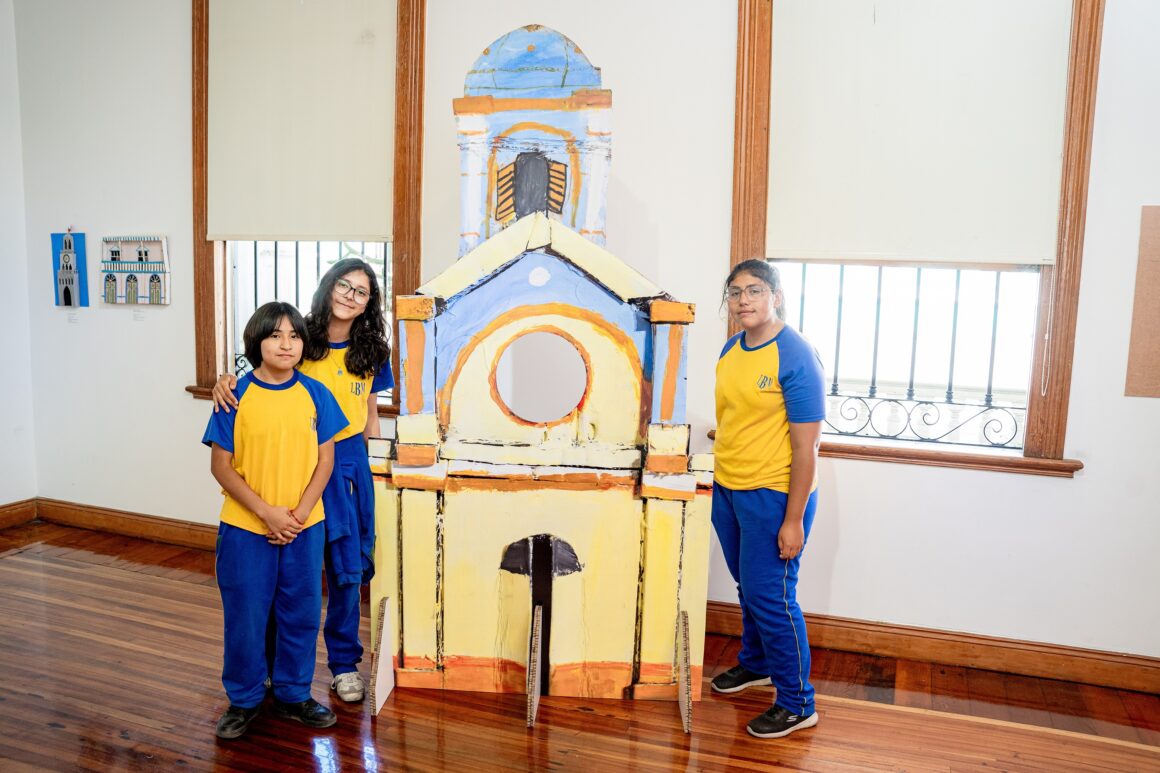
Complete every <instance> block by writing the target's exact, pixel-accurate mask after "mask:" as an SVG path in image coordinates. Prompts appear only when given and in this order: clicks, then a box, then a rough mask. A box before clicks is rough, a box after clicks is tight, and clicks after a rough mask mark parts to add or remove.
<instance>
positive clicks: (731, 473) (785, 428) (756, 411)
mask: <svg viewBox="0 0 1160 773" xmlns="http://www.w3.org/2000/svg"><path fill="white" fill-rule="evenodd" d="M716 397H717V438H716V440H715V441H714V443H713V456H714V461H713V468H714V472H713V477H714V480H716V481H717V483H719V484H721V485H722V486H725V487H726V488H730V489H735V490H751V489H758V488H770V489H774V490H775V491H781V492H783V493H788V492H789V468H790V462H791V461H792V459H793V450H792V447H791V445H790V439H789V424H790V422H793V423H795V424H808V423H810V422H815V421H822V420H823V419H825V418H826V378H825V372H824V371H823V369H822V363H821V360H819V359H818V353H817V352H816V351H814V347H813V346H811V345H810V343H809V342H808V341H806V339H805V338H803V337H802V335H801V334H800V333H798V332H797V331H796V330H794V329H793V328H791V327H789V326H788V325H787V326H786V327H783V328H782V329H781V331H780V332H779V333H778V334H777V335H776V336H774V337H773V338H772V339H770V340H769V341H767V342H766V343H764V344H761V345H760V346H756V347H754V348H752V349H750V348H749V347H747V346H746V345H745V333H744V332H741V333H738V334H737V335H735V336H733V337H732V338H730V339H729V340H728V341H727V342H726V343H725V348H724V349H722V350H721V356H720V358H718V360H717V388H716ZM816 485H817V481H816V480H815V481H814V483H813V486H816ZM811 488H812V487H811Z"/></svg>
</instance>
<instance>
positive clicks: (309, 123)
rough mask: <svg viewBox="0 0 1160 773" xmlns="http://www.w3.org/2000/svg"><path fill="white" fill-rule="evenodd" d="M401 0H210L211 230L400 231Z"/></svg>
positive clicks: (230, 234)
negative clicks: (396, 190) (395, 217)
mask: <svg viewBox="0 0 1160 773" xmlns="http://www.w3.org/2000/svg"><path fill="white" fill-rule="evenodd" d="M395 42H396V3H395V0H341V2H334V1H333V0H211V3H210V8H209V95H208V110H209V116H208V131H209V136H208V191H207V195H208V201H207V205H208V234H207V237H208V238H210V239H216V240H226V239H287V240H290V239H298V240H311V239H326V240H330V239H359V240H368V241H372V240H374V241H377V240H387V239H390V237H391V225H392V223H391V221H392V214H393V204H392V187H393V186H392V177H393V163H394V122H395Z"/></svg>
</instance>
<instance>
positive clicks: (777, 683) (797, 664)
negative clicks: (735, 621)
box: [713, 483, 818, 717]
mask: <svg viewBox="0 0 1160 773" xmlns="http://www.w3.org/2000/svg"><path fill="white" fill-rule="evenodd" d="M786 500H787V495H786V494H783V493H782V492H780V491H774V490H773V489H765V488H763V489H753V490H751V491H734V490H732V489H728V488H725V487H724V486H721V485H719V484H717V483H714V484H713V527H714V528H715V529H716V530H717V539H718V540H719V541H720V543H721V550H722V552H724V554H725V563H726V564H727V565H728V566H729V573H730V574H732V575H733V579H734V580H735V581H736V582H737V596H738V598H739V599H740V601H741V622H742V629H741V654H740V656H739V657H738V659H737V660H738V663H739V664H740V665H742V666H744V667H745V668H746V669H748V670H750V671H753V672H756V673H758V674H768V675H769V678H770V681H772V682H773V685H774V687H776V688H777V699H776V700H775V701H774V705H777V706H781V707H783V708H785V709H788V710H789V711H790V712H791V713H793V714H797V715H799V716H803V717H808V716H809V715H810V714H813V713H814V688H813V685H811V684H810V643H809V640H808V639H807V638H806V621H805V618H804V617H803V616H802V610H801V607H799V606H798V603H797V579H798V566H799V564H800V562H801V554H800V553H799V554H798V556H797V557H796V558H793V559H791V560H789V561H783V560H782V559H781V558H780V557H779V556H778V553H779V551H778V548H777V533H778V531H779V530H780V529H781V525H782V522H783V520H784V519H785V506H786ZM817 504H818V492H817V491H815V492H813V493H812V494H810V498H809V500H808V501H807V502H806V510H805V518H804V520H803V523H802V525H803V528H804V530H805V535H806V541H807V542H808V541H809V536H810V527H811V526H812V525H813V522H814V511H815V510H816V509H817Z"/></svg>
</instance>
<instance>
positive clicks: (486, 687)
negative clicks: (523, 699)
mask: <svg viewBox="0 0 1160 773" xmlns="http://www.w3.org/2000/svg"><path fill="white" fill-rule="evenodd" d="M527 675H528V670H527V668H526V667H525V666H524V664H523V663H517V662H516V661H514V660H509V659H507V658H484V657H476V656H471V655H447V656H445V657H444V658H443V688H444V689H447V690H467V691H469V692H499V693H520V694H523V693H525V692H526V691H527Z"/></svg>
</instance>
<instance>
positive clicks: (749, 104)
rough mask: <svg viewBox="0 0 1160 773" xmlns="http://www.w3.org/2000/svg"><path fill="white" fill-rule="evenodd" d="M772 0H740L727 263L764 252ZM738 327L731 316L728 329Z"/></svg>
mask: <svg viewBox="0 0 1160 773" xmlns="http://www.w3.org/2000/svg"><path fill="white" fill-rule="evenodd" d="M772 46H773V0H738V2H737V107H736V115H735V117H734V122H733V226H732V232H731V237H730V245H729V268H730V269H732V268H733V267H734V266H736V265H737V264H738V263H740V262H742V261H744V260H749V259H750V258H760V257H763V256H764V255H765V204H766V194H767V193H768V190H769V87H770V74H769V67H770V56H771V53H772ZM739 329H740V328H738V327H737V325H736V323H735V322H733V321H732V320H730V322H729V335H731V336H732V335H735V334H736V333H737V331H738V330H739Z"/></svg>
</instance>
